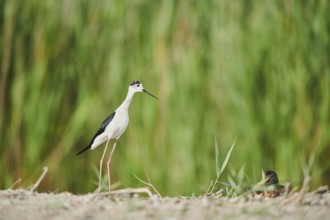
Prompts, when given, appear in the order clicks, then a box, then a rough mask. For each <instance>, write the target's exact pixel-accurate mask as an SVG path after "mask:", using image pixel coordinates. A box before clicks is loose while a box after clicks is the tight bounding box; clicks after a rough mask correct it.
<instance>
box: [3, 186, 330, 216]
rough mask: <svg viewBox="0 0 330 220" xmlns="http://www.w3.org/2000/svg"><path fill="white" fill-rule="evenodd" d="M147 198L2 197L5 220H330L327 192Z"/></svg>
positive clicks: (9, 193)
mask: <svg viewBox="0 0 330 220" xmlns="http://www.w3.org/2000/svg"><path fill="white" fill-rule="evenodd" d="M142 196H144V195H143V194H139V195H133V196H132V194H130V193H123V194H120V195H109V194H107V193H101V194H98V193H91V194H86V195H73V194H71V193H68V192H64V193H37V192H30V191H27V190H23V189H17V190H3V191H0V220H11V219H13V220H14V219H15V220H18V219H19V220H25V219H26V220H30V219H33V220H45V219H59V220H63V219H75V220H80V219H83V220H88V219H102V220H105V219H135V220H137V219H277V220H278V219H280V220H283V219H299V220H300V219H313V220H317V219H329V216H330V193H329V191H328V190H327V189H324V188H323V190H317V191H314V192H309V193H304V194H301V193H293V194H291V195H285V196H280V197H277V198H262V197H258V196H254V197H253V196H251V195H245V196H240V197H235V198H225V197H222V196H215V195H211V196H201V197H189V198H184V197H178V198H156V197H154V196H152V197H151V198H150V197H148V195H147V197H142Z"/></svg>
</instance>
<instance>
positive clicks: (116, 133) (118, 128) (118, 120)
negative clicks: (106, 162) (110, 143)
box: [91, 105, 129, 150]
mask: <svg viewBox="0 0 330 220" xmlns="http://www.w3.org/2000/svg"><path fill="white" fill-rule="evenodd" d="M128 107H129V105H125V106H123V105H121V106H120V107H119V108H117V110H116V111H115V117H114V118H113V119H112V121H111V123H110V124H109V125H108V126H107V127H106V128H105V130H104V132H103V133H102V134H100V135H99V136H97V137H96V138H95V140H94V142H93V144H92V146H91V150H94V149H95V148H97V147H98V146H100V145H101V144H102V143H104V142H105V141H107V140H110V139H116V140H118V139H119V138H120V136H121V135H122V134H123V133H124V131H125V130H126V128H127V126H128V122H129V115H128Z"/></svg>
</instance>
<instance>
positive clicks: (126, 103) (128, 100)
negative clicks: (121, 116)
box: [118, 90, 134, 110]
mask: <svg viewBox="0 0 330 220" xmlns="http://www.w3.org/2000/svg"><path fill="white" fill-rule="evenodd" d="M133 96H134V92H131V91H130V90H128V93H127V96H126V98H125V100H124V102H123V103H122V104H121V105H120V106H119V107H118V109H127V110H128V108H129V105H130V104H131V101H132V98H133Z"/></svg>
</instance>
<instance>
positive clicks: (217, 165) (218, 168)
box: [214, 134, 221, 178]
mask: <svg viewBox="0 0 330 220" xmlns="http://www.w3.org/2000/svg"><path fill="white" fill-rule="evenodd" d="M214 148H215V168H216V173H217V178H218V177H219V176H220V174H221V163H220V153H219V146H218V141H217V137H216V136H215V134H214Z"/></svg>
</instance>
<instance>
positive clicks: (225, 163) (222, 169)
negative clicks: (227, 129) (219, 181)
mask: <svg viewBox="0 0 330 220" xmlns="http://www.w3.org/2000/svg"><path fill="white" fill-rule="evenodd" d="M236 140H237V138H236V139H235V141H234V143H233V144H232V145H231V147H230V149H229V151H228V153H227V155H226V158H225V160H224V161H223V163H222V166H221V169H220V171H219V176H220V175H221V174H222V172H223V171H224V170H225V168H226V166H227V163H228V161H229V158H230V155H231V152H232V151H233V149H234V146H235V143H236Z"/></svg>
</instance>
